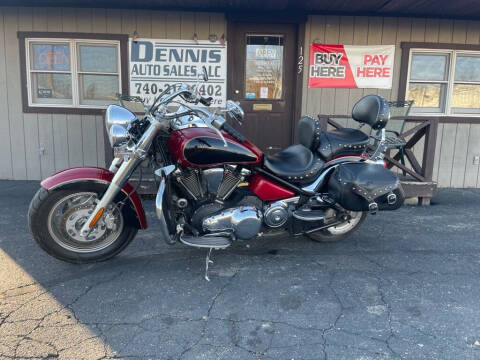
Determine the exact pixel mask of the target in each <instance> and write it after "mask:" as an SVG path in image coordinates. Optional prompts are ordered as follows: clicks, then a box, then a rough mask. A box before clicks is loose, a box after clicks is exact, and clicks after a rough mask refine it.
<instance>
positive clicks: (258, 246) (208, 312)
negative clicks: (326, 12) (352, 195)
mask: <svg viewBox="0 0 480 360" xmlns="http://www.w3.org/2000/svg"><path fill="white" fill-rule="evenodd" d="M37 187H38V182H24V181H15V182H14V181H0V209H1V212H0V359H12V358H14V359H22V358H29V359H34V358H39V359H46V358H48V359H55V358H60V359H113V358H115V359H116V358H121V359H123V358H125V359H205V360H214V359H229V360H230V359H231V360H236V359H275V360H277V359H285V360H291V359H295V360H300V359H329V360H334V359H348V360H373V359H379V360H380V359H381V360H385V359H467V360H470V359H480V311H479V310H480V279H479V275H480V235H479V233H480V190H471V189H470V190H446V189H440V190H439V193H438V195H437V196H436V197H435V198H434V200H433V201H432V205H431V206H426V207H417V206H404V207H403V208H401V209H400V210H398V211H396V212H383V213H380V214H378V215H376V216H369V217H368V218H367V220H366V221H365V223H364V224H363V225H362V227H361V228H360V229H359V230H358V231H357V232H356V233H355V234H353V235H352V236H351V237H350V238H349V239H347V240H345V241H343V242H339V243H329V244H319V243H315V242H313V241H311V240H308V239H307V238H304V237H298V238H288V237H284V238H264V239H258V240H254V241H251V242H249V243H242V244H237V245H235V246H233V247H231V248H229V249H227V250H223V251H216V252H214V254H213V260H214V264H213V265H212V266H211V271H210V277H211V281H210V282H207V281H205V280H204V278H203V267H204V263H205V251H203V250H197V249H192V248H188V247H187V246H184V245H180V244H179V245H175V246H169V245H166V244H165V243H164V242H163V240H162V239H160V238H159V237H158V231H157V229H158V228H157V224H156V223H155V216H154V209H153V202H152V201H151V200H149V201H144V203H145V207H146V209H147V215H148V221H149V225H150V227H149V229H148V230H146V231H142V232H139V234H138V235H137V238H136V239H135V240H134V241H133V242H132V244H131V245H130V246H129V247H128V248H127V249H126V250H125V251H124V252H123V253H121V254H120V255H119V256H117V257H116V258H114V259H112V260H110V261H107V262H103V263H97V264H91V265H72V264H68V263H63V262H61V261H58V260H56V259H54V258H52V257H50V256H49V255H47V254H46V253H44V252H43V251H42V250H41V249H40V248H39V247H38V246H37V245H36V244H35V243H34V241H33V240H32V239H31V236H30V234H29V232H28V227H27V218H26V213H27V208H28V204H29V201H30V199H31V198H32V196H33V194H34V193H35V191H36V189H37Z"/></svg>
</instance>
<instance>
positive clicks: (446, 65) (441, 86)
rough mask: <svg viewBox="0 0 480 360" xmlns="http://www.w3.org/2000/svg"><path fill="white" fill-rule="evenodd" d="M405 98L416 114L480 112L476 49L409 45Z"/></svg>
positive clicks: (479, 68) (479, 63) (479, 69)
mask: <svg viewBox="0 0 480 360" xmlns="http://www.w3.org/2000/svg"><path fill="white" fill-rule="evenodd" d="M406 99H407V100H414V104H413V108H412V112H413V113H417V114H418V113H425V114H439V115H478V114H480V52H478V51H468V50H463V49H462V50H442V49H410V60H409V69H408V81H407V89H406Z"/></svg>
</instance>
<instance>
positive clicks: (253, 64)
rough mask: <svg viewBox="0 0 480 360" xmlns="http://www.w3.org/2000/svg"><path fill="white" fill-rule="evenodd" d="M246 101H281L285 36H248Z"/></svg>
mask: <svg viewBox="0 0 480 360" xmlns="http://www.w3.org/2000/svg"><path fill="white" fill-rule="evenodd" d="M246 46H247V48H246V64H245V65H246V66H245V69H246V70H245V98H246V99H252V100H253V99H270V100H276V99H281V98H282V96H283V94H282V90H283V86H282V85H283V84H282V83H283V46H284V39H283V35H247V45H246Z"/></svg>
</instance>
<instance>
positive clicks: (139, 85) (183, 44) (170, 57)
mask: <svg viewBox="0 0 480 360" xmlns="http://www.w3.org/2000/svg"><path fill="white" fill-rule="evenodd" d="M129 59H130V95H132V96H140V97H141V98H144V99H145V100H146V101H147V104H151V103H152V101H153V99H154V98H155V96H156V95H158V94H160V93H161V92H162V91H163V90H164V89H165V87H166V85H170V86H177V87H178V86H179V83H185V84H187V85H195V84H196V83H197V79H198V74H199V72H200V71H201V69H202V66H205V67H206V68H207V71H208V78H209V79H208V82H204V81H203V80H201V81H200V84H199V89H198V90H199V91H200V94H201V95H202V96H204V97H210V96H211V97H212V98H213V101H212V106H225V103H226V93H227V47H226V45H221V44H218V43H212V42H210V41H207V40H199V41H198V43H195V42H194V41H193V40H156V39H138V40H136V41H133V40H132V39H130V43H129Z"/></svg>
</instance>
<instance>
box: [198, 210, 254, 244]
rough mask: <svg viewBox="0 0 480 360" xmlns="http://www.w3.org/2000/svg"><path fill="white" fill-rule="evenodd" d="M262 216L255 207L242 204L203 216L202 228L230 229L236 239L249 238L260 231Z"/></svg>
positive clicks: (216, 230)
mask: <svg viewBox="0 0 480 360" xmlns="http://www.w3.org/2000/svg"><path fill="white" fill-rule="evenodd" d="M262 217H263V216H262V213H261V212H260V211H259V210H258V209H257V208H256V207H254V206H250V205H243V206H239V207H234V208H230V209H226V210H224V211H222V212H221V213H219V214H216V215H212V216H209V217H206V218H204V219H203V221H202V228H203V230H204V231H209V232H212V233H216V232H224V231H227V232H228V231H231V232H232V234H233V235H234V236H235V237H237V238H238V239H241V240H249V239H251V238H253V237H255V236H256V235H257V234H258V233H259V232H260V228H261V226H262Z"/></svg>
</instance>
